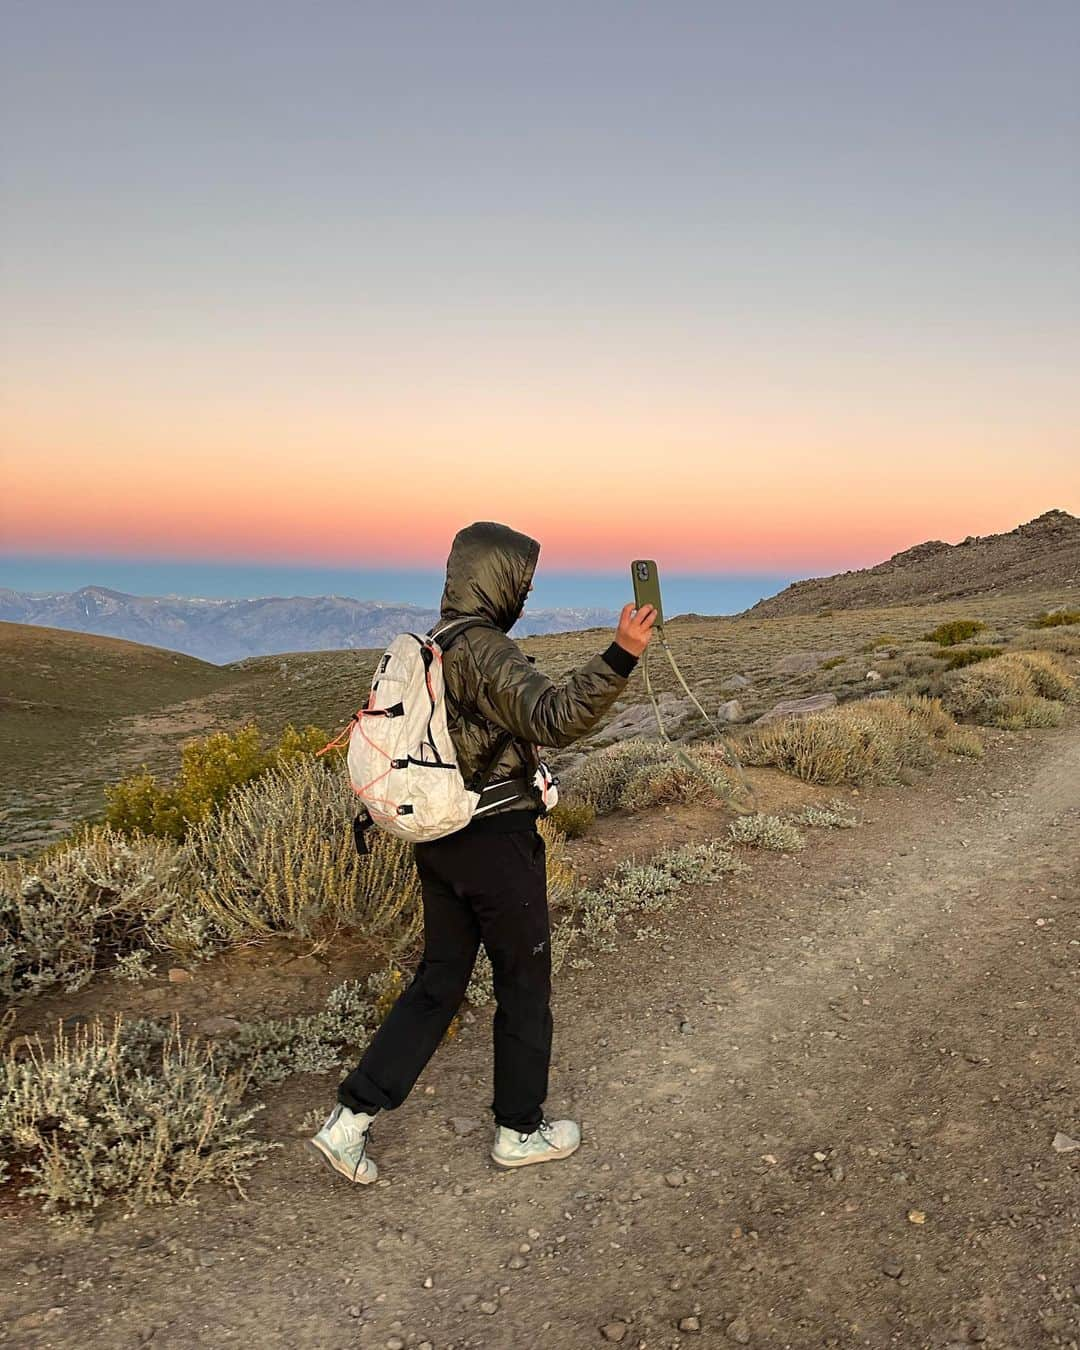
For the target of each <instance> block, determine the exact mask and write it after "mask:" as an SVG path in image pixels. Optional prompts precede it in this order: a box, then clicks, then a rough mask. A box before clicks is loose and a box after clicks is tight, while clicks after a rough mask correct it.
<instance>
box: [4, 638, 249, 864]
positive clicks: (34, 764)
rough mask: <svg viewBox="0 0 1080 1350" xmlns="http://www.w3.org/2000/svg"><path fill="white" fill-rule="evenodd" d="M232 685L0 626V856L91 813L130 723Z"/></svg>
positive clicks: (106, 647)
mask: <svg viewBox="0 0 1080 1350" xmlns="http://www.w3.org/2000/svg"><path fill="white" fill-rule="evenodd" d="M237 678H238V677H237V674H236V672H235V671H230V670H227V669H225V670H223V669H221V668H219V667H217V666H212V665H208V664H207V663H206V662H205V661H198V660H196V659H195V658H193V657H190V656H181V655H179V654H178V653H176V652H169V651H163V650H161V649H160V648H157V647H143V646H140V645H139V643H137V642H124V641H122V640H120V639H118V638H105V637H95V636H91V635H89V634H85V633H70V632H66V631H64V630H62V629H59V628H36V627H30V626H28V625H24V624H15V623H0V720H2V725H3V740H4V754H3V757H2V759H0V849H2V848H4V847H7V846H8V844H9V843H10V841H11V839H12V837H13V836H17V837H18V838H19V839H20V840H25V839H27V838H28V837H30V838H33V837H34V836H35V835H40V837H41V838H48V837H50V836H51V835H52V834H55V833H56V832H57V831H58V830H60V829H62V828H63V827H64V826H65V825H66V822H68V821H70V820H71V819H73V818H77V817H78V816H79V815H82V814H84V813H87V812H91V813H92V812H95V811H97V810H98V809H99V807H100V803H101V783H102V782H103V781H105V782H108V781H109V780H110V779H111V778H113V777H114V776H115V772H116V768H117V766H118V764H120V763H123V762H126V760H127V759H128V758H129V757H128V756H127V755H126V754H125V744H124V741H125V737H127V738H128V740H129V742H131V737H132V734H133V723H132V719H133V718H136V717H138V716H139V715H147V714H151V713H155V712H158V711H159V710H161V709H165V708H168V707H170V706H172V705H177V704H182V703H187V702H189V701H190V700H193V699H201V698H205V697H206V696H207V695H212V694H214V693H215V692H216V691H219V690H222V689H224V688H226V687H228V686H229V685H232V684H235V683H236V681H237ZM141 744H142V745H143V746H145V738H143V739H142V741H141ZM150 748H152V747H150ZM53 821H59V822H61V823H60V824H58V825H54V824H52V822H53Z"/></svg>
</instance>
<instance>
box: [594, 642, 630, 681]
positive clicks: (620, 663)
mask: <svg viewBox="0 0 1080 1350" xmlns="http://www.w3.org/2000/svg"><path fill="white" fill-rule="evenodd" d="M602 657H603V660H605V661H606V662H607V663H608V665H609V666H610V667H611V669H612V670H613V671H614V672H615V674H616V675H621V676H622V677H623V679H624V680H626V679H629V677H630V676H631V675H632V674H633V673H634V667H635V666H636V665H637V663H638V659H637V657H636V656H634V654H633V653H632V652H628V651H627V650H626V648H625V647H620V646H619V644H618V643H617V642H613V643H612V644H611V646H610V647H609V648H608V649H607V651H606V652H604V653H602Z"/></svg>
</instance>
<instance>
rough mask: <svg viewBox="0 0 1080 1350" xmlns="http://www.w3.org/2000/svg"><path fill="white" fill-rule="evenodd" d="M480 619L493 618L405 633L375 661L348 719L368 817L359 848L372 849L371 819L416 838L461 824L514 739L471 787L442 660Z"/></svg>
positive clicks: (359, 830)
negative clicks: (461, 764) (451, 721)
mask: <svg viewBox="0 0 1080 1350" xmlns="http://www.w3.org/2000/svg"><path fill="white" fill-rule="evenodd" d="M478 626H487V627H490V626H491V625H490V624H489V623H488V621H487V620H485V619H459V620H455V621H454V622H452V623H449V624H445V625H443V627H442V628H439V629H436V630H435V632H433V633H432V634H431V636H430V637H427V636H425V637H418V636H417V635H416V634H415V633H401V634H400V635H399V636H398V637H396V638H394V640H393V642H391V644H390V646H389V647H387V649H386V651H385V653H384V654H383V656H382V658H381V659H380V661H379V664H378V666H377V667H376V668H375V675H374V677H373V679H372V681H371V693H370V695H369V697H368V701H367V703H366V704H365V705H364V707H362V708H361V709H360V711H359V712H357V713H354V715H353V718H352V721H351V723H350V726H349V752H348V766H349V779H350V781H351V783H352V787H353V791H354V792H355V793H356V795H357V797H358V798H359V799H360V801H361V802H362V803H363V805H364V807H365V808H366V811H367V816H368V817H369V819H364V818H363V817H362V816H361V817H358V818H357V820H356V822H355V824H354V827H353V829H354V834H355V838H356V846H357V848H358V849H359V851H360V852H362V853H364V852H367V845H366V842H365V841H364V837H363V835H364V831H365V830H366V829H367V828H368V826H369V825H371V824H374V825H377V826H378V827H379V828H380V829H382V830H385V831H386V832H387V833H388V834H393V835H396V836H397V837H398V838H399V839H408V840H410V841H411V842H412V843H414V844H418V843H423V842H425V841H427V840H430V839H441V838H442V837H443V835H447V834H453V833H454V832H455V831H456V830H460V829H463V828H464V826H466V825H468V823H469V821H470V820H471V819H472V818H473V815H474V814H475V813H476V809H477V806H478V804H479V802H480V797H481V794H482V793H483V790H484V787H485V786H487V780H488V778H489V777H490V775H491V771H492V769H493V768H494V766H495V764H496V763H497V762H498V760H499V758H500V757H501V756H502V754H503V752H504V751H505V750H506V748H507V746H508V745H509V744H510V742H511V741H512V740H513V736H512V735H511V734H510V733H509V732H507V733H506V735H505V736H503V737H501V738H500V740H499V743H498V744H497V745H496V746H495V749H494V751H493V752H492V754H491V756H490V758H489V760H488V763H487V764H486V766H485V767H484V769H482V770H481V771H480V773H479V774H477V775H476V777H475V778H474V779H473V780H472V783H471V784H470V785H469V786H466V784H465V780H464V779H463V778H462V776H461V771H460V769H459V768H458V765H457V752H456V751H455V749H454V743H453V741H452V740H451V739H450V733H449V731H448V730H447V726H446V689H445V685H444V684H443V669H442V661H443V653H444V652H445V651H446V650H447V649H448V648H449V646H450V644H451V642H453V641H454V640H455V639H456V638H457V637H459V636H460V635H461V634H462V633H464V632H465V631H466V629H468V628H473V627H478ZM499 804H500V803H499V802H492V803H491V805H492V806H495V805H499ZM485 809H487V808H486V807H485Z"/></svg>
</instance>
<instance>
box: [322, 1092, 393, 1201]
mask: <svg viewBox="0 0 1080 1350" xmlns="http://www.w3.org/2000/svg"><path fill="white" fill-rule="evenodd" d="M374 1119H375V1117H374V1116H369V1115H365V1114H364V1112H363V1111H350V1110H349V1108H348V1107H347V1106H335V1107H334V1109H333V1110H332V1111H331V1112H330V1114H329V1115H328V1116H327V1118H326V1124H325V1125H324V1126H323V1127H322V1129H321V1130H320V1131H319V1133H318V1134H317V1135H315V1136H314V1137H313V1138H311V1139H309V1140H308V1141H307V1146H308V1148H309V1149H310V1150H311V1151H312V1153H314V1154H315V1155H316V1157H318V1158H320V1159H321V1160H322V1161H323V1162H324V1163H325V1164H326V1165H327V1167H330V1168H332V1169H333V1171H335V1172H340V1173H341V1175H342V1176H343V1177H348V1179H349V1180H350V1181H355V1182H357V1184H358V1185H360V1186H370V1185H371V1183H372V1182H373V1181H374V1180H375V1179H376V1178H377V1177H378V1175H379V1169H378V1168H377V1167H376V1166H375V1159H374V1158H369V1157H368V1156H367V1144H368V1131H369V1130H370V1129H371V1122H372V1121H373V1120H374Z"/></svg>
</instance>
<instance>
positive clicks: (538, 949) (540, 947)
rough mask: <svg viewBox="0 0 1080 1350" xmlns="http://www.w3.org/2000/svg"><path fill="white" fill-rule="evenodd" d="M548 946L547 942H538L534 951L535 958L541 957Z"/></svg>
mask: <svg viewBox="0 0 1080 1350" xmlns="http://www.w3.org/2000/svg"><path fill="white" fill-rule="evenodd" d="M546 946H547V942H546V941H544V942H538V943H537V944H536V946H535V947H534V948H533V949H532V954H533V956H539V955H540V953H541V952H542V951H543V950H544V948H545V947H546Z"/></svg>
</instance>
